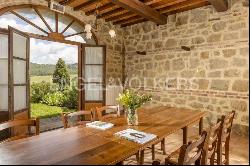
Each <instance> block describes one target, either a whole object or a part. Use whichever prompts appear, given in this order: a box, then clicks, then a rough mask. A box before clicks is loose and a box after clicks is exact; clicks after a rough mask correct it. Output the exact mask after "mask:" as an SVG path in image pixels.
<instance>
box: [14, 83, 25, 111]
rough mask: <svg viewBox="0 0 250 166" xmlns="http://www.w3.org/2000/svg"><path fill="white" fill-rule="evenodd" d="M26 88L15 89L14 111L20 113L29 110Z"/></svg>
mask: <svg viewBox="0 0 250 166" xmlns="http://www.w3.org/2000/svg"><path fill="white" fill-rule="evenodd" d="M26 93H27V92H26V86H16V87H14V110H15V111H19V110H22V109H24V108H27V104H26V97H27V96H26Z"/></svg>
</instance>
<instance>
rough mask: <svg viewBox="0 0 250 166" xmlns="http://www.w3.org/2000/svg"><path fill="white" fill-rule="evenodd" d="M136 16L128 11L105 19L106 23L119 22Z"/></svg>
mask: <svg viewBox="0 0 250 166" xmlns="http://www.w3.org/2000/svg"><path fill="white" fill-rule="evenodd" d="M136 15H137V14H134V13H133V12H129V11H128V12H126V13H122V14H119V15H117V16H113V17H109V18H107V19H105V21H119V20H123V19H127V18H128V17H132V16H136Z"/></svg>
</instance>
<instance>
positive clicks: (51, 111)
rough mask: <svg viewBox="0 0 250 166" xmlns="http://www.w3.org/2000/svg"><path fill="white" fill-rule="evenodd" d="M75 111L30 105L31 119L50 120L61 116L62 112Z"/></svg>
mask: <svg viewBox="0 0 250 166" xmlns="http://www.w3.org/2000/svg"><path fill="white" fill-rule="evenodd" d="M75 111H76V110H72V109H68V108H63V107H55V106H48V105H45V104H34V103H32V104H31V117H32V118H41V119H43V118H51V117H56V116H58V115H61V113H63V112H75Z"/></svg>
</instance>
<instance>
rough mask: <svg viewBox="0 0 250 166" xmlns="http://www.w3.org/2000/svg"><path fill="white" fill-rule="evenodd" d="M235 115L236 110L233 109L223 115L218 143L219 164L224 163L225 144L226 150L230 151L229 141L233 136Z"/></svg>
mask: <svg viewBox="0 0 250 166" xmlns="http://www.w3.org/2000/svg"><path fill="white" fill-rule="evenodd" d="M234 117H235V111H232V112H230V113H229V114H227V115H226V116H225V115H224V116H222V117H221V122H222V127H221V130H220V132H219V137H218V145H217V164H218V165H222V149H223V148H222V146H223V144H224V146H225V151H226V152H229V142H230V136H231V131H232V126H233V120H234ZM226 152H225V153H226ZM227 162H228V161H227Z"/></svg>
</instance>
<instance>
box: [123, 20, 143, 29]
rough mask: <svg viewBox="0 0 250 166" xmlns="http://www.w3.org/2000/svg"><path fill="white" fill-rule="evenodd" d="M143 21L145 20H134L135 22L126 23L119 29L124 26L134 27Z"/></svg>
mask: <svg viewBox="0 0 250 166" xmlns="http://www.w3.org/2000/svg"><path fill="white" fill-rule="evenodd" d="M145 21H147V19H145V18H142V19H139V20H136V21H132V22H129V23H126V24H122V25H121V27H126V26H130V25H134V24H139V23H142V22H145Z"/></svg>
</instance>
